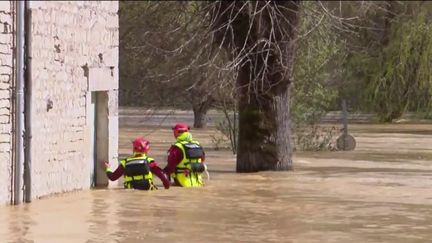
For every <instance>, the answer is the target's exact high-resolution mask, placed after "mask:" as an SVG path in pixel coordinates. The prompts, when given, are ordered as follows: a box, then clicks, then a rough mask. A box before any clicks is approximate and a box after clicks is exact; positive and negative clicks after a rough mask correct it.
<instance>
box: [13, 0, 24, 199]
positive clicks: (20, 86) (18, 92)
mask: <svg viewBox="0 0 432 243" xmlns="http://www.w3.org/2000/svg"><path fill="white" fill-rule="evenodd" d="M16 4H17V8H16V19H17V22H16V24H17V28H16V35H17V39H16V40H17V41H16V53H17V56H16V68H17V71H16V75H17V82H16V87H15V107H16V108H15V112H16V113H15V133H14V135H15V151H14V152H15V167H14V168H15V171H14V199H13V203H14V204H15V205H17V204H19V203H21V201H22V195H23V193H22V191H21V190H22V188H21V180H22V171H23V170H22V167H23V165H24V59H25V51H24V50H25V47H24V37H25V36H24V32H25V29H24V22H25V18H24V11H25V2H24V1H16Z"/></svg>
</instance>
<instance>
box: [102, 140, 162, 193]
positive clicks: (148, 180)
mask: <svg viewBox="0 0 432 243" xmlns="http://www.w3.org/2000/svg"><path fill="white" fill-rule="evenodd" d="M149 145H150V143H149V141H147V140H145V139H144V138H136V139H135V140H134V141H132V146H133V155H131V156H129V157H127V158H125V159H122V160H120V163H119V165H118V167H117V169H116V170H115V171H114V172H112V171H111V169H110V168H109V163H108V162H106V161H103V167H104V169H105V171H106V175H107V177H108V178H109V179H110V180H111V181H115V180H117V179H119V178H120V177H121V176H122V175H124V187H125V188H127V189H132V188H133V189H139V190H155V189H157V187H156V186H155V185H154V184H153V174H154V175H156V176H157V177H159V179H160V180H161V181H162V183H163V185H164V187H165V189H168V188H169V186H170V182H169V180H168V179H167V178H166V176H165V175H164V173H163V171H162V169H161V168H160V167H159V166H158V165H157V164H156V162H155V160H154V159H153V158H150V157H148V156H147V152H148V150H149V147H150V146H149Z"/></svg>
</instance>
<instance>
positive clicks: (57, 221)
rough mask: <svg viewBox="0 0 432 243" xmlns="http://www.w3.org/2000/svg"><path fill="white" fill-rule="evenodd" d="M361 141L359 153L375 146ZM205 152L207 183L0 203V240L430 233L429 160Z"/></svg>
mask: <svg viewBox="0 0 432 243" xmlns="http://www.w3.org/2000/svg"><path fill="white" fill-rule="evenodd" d="M199 135H200V134H199V133H198V134H197V135H196V136H197V137H199ZM401 139H402V138H401ZM426 140H428V141H427V143H425V141H426ZM431 140H432V139H430V138H426V137H423V138H422V140H421V141H422V142H421V143H419V144H412V145H411V146H413V147H417V148H422V149H423V150H424V151H423V153H427V152H425V151H427V150H428V149H429V150H430V149H431V148H428V146H429V145H428V144H431V142H432V141H431ZM364 142H365V140H364V139H363V143H360V144H359V153H360V152H362V151H365V150H366V148H365V147H367V146H368V145H367V144H365V143H364ZM393 142H394V143H396V144H397V142H398V141H396V140H394V141H393ZM402 142H403V141H402ZM362 146H363V147H362ZM381 146H384V144H381ZM387 146H388V147H391V146H394V144H393V145H391V144H389V145H387ZM396 147H397V146H396ZM387 149H389V148H387ZM352 153H356V151H354V152H352ZM160 154H161V156H162V154H163V152H161V153H160ZM428 156H430V154H429V155H428ZM372 157H373V156H372ZM207 160H208V161H211V162H212V163H211V164H210V168H211V169H213V172H212V173H211V181H210V182H208V184H207V186H206V187H205V188H198V189H187V188H172V189H170V190H158V191H150V192H145V191H133V190H123V189H109V190H91V191H80V192H73V193H68V194H65V195H60V196H54V197H49V198H45V199H42V200H34V201H33V202H32V203H31V204H24V205H19V206H16V207H0V242H43V243H45V242H59V243H64V242H74V243H75V242H128V243H135V242H348V241H351V242H419V241H423V242H426V241H429V239H431V238H432V194H431V193H430V185H431V183H432V169H431V164H430V163H431V162H430V161H427V160H421V159H419V158H417V157H416V158H412V159H411V160H408V159H407V160H404V161H394V160H393V159H389V160H388V161H386V160H385V159H383V160H379V161H378V162H377V161H372V160H370V161H368V160H351V159H349V160H347V159H344V158H343V156H341V155H338V157H337V158H333V159H332V158H330V157H329V156H328V155H327V156H324V157H323V158H320V157H319V155H314V156H313V157H306V156H301V155H297V156H296V158H295V161H296V167H295V170H294V171H291V172H280V173H275V172H263V173H253V174H235V173H233V170H234V164H233V157H232V155H230V154H229V152H226V151H210V152H209V153H208V158H207Z"/></svg>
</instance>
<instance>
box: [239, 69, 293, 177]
mask: <svg viewBox="0 0 432 243" xmlns="http://www.w3.org/2000/svg"><path fill="white" fill-rule="evenodd" d="M239 78H245V77H244V74H243V75H239ZM289 121H290V119H289V89H284V90H283V91H282V92H281V93H280V94H278V95H275V96H273V97H268V98H267V99H264V100H261V102H259V103H250V102H245V100H242V99H240V100H239V137H238V148H237V167H236V171H237V172H256V171H265V170H290V169H292V160H291V157H292V147H291V141H290V135H291V132H290V123H289Z"/></svg>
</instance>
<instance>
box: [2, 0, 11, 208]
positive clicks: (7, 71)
mask: <svg viewBox="0 0 432 243" xmlns="http://www.w3.org/2000/svg"><path fill="white" fill-rule="evenodd" d="M11 6H12V4H11V1H1V2H0V203H2V204H3V203H8V202H10V201H11V185H12V184H11V179H12V164H11V156H12V151H11V148H12V113H11V112H12V109H11V107H12V104H11V102H13V101H12V99H11V98H12V97H11V94H12V89H11V87H12V70H13V69H12V62H13V56H12V46H13V45H12V37H13V33H12V24H13V20H12V16H13V15H12V12H11Z"/></svg>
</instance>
